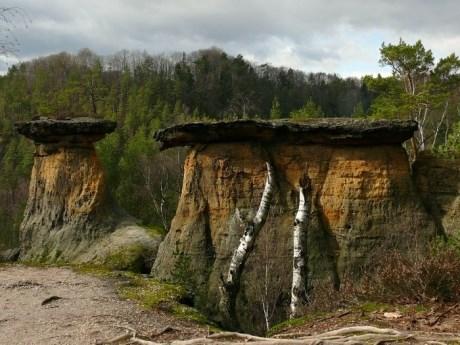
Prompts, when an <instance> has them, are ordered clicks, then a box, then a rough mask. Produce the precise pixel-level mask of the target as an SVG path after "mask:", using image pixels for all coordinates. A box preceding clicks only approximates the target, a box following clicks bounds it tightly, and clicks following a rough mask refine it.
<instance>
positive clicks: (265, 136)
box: [155, 118, 417, 149]
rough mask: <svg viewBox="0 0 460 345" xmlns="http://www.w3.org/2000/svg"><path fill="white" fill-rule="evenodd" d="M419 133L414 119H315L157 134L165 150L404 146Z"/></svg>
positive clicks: (190, 127)
mask: <svg viewBox="0 0 460 345" xmlns="http://www.w3.org/2000/svg"><path fill="white" fill-rule="evenodd" d="M416 130H417V122H415V121H411V120H375V121H369V120H362V119H349V118H323V119H311V120H307V121H304V122H291V121H282V120H281V121H262V120H235V121H228V122H227V121H224V122H214V123H205V122H194V123H187V124H182V125H177V126H173V127H169V128H166V129H163V130H160V131H158V132H156V133H155V139H156V140H157V141H158V142H160V147H161V149H167V148H170V147H175V146H188V145H193V144H207V143H213V142H238V141H255V142H263V143H272V142H283V143H291V144H349V145H376V144H400V143H402V142H404V141H405V140H407V139H410V138H411V137H412V135H413V134H414V132H415V131H416Z"/></svg>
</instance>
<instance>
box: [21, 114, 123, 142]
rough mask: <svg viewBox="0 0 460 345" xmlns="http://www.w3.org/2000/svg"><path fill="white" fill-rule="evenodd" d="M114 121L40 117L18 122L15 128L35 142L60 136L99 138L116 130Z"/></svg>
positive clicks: (54, 140) (54, 139)
mask: <svg viewBox="0 0 460 345" xmlns="http://www.w3.org/2000/svg"><path fill="white" fill-rule="evenodd" d="M116 126H117V124H116V122H114V121H109V120H102V119H95V118H90V117H79V118H72V119H64V120H55V119H49V118H40V119H38V120H32V121H24V122H17V123H15V124H14V127H15V129H16V130H17V131H18V132H19V133H20V134H22V135H24V136H26V137H27V138H29V139H32V140H34V141H35V142H43V143H45V142H56V141H59V140H60V137H65V136H83V137H89V138H91V137H93V138H94V139H95V140H99V139H101V138H102V137H104V135H106V134H108V133H111V132H113V131H114V130H115V128H116Z"/></svg>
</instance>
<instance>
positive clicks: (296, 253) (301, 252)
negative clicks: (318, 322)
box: [290, 185, 310, 319]
mask: <svg viewBox="0 0 460 345" xmlns="http://www.w3.org/2000/svg"><path fill="white" fill-rule="evenodd" d="M308 191H309V186H308V187H307V186H306V185H303V186H300V187H299V208H298V210H297V214H296V216H295V221H294V232H293V241H294V243H293V254H292V286H291V306H290V307H291V312H290V317H291V319H292V318H295V317H297V316H298V313H299V307H300V305H301V304H302V302H303V301H304V300H305V293H306V292H305V280H306V279H305V271H306V264H305V256H306V248H305V240H306V232H307V226H308V213H309V209H310V205H309V204H308V201H307V199H306V195H305V193H306V192H308Z"/></svg>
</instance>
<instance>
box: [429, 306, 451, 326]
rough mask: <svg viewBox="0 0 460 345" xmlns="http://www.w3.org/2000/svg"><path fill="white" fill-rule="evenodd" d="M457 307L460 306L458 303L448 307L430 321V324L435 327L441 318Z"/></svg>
mask: <svg viewBox="0 0 460 345" xmlns="http://www.w3.org/2000/svg"><path fill="white" fill-rule="evenodd" d="M457 307H458V304H454V305H453V306H452V307H450V308H448V309H447V310H445V311H444V312H442V313H441V314H439V315H438V317H437V318H435V319H434V320H433V321H431V322H429V323H428V326H430V327H433V326H434V325H436V324H437V323H438V322H439V320H441V319H442V318H443V317H444V316H446V315H447V314H449V313H450V312H451V311H452V310H454V309H455V308H457Z"/></svg>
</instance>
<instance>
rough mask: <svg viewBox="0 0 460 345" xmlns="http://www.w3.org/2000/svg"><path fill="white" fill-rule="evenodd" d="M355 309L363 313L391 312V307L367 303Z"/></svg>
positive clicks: (383, 304)
mask: <svg viewBox="0 0 460 345" xmlns="http://www.w3.org/2000/svg"><path fill="white" fill-rule="evenodd" d="M356 309H357V310H359V311H362V312H363V313H373V312H385V311H389V310H392V307H391V306H390V305H389V304H386V303H379V302H371V301H367V302H364V303H361V304H359V305H357V306H356Z"/></svg>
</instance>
